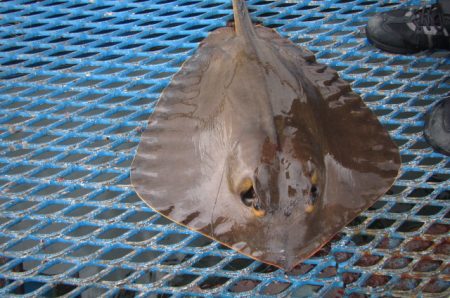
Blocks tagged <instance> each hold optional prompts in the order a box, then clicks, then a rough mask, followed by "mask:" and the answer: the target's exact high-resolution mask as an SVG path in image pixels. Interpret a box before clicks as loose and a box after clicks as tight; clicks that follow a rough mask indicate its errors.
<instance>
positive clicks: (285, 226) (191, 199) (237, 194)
mask: <svg viewBox="0 0 450 298" xmlns="http://www.w3.org/2000/svg"><path fill="white" fill-rule="evenodd" d="M233 11H234V24H233V25H230V26H227V27H223V28H219V29H216V30H214V31H213V32H211V33H210V34H209V35H208V36H207V37H206V38H205V39H204V40H203V41H202V42H201V44H200V46H199V48H198V49H197V51H196V52H195V53H194V54H193V56H192V57H191V58H190V59H188V60H187V61H186V62H185V63H184V64H183V65H182V67H181V69H180V71H179V72H178V73H176V74H175V75H174V77H173V79H172V81H171V82H170V84H169V85H168V86H167V88H166V89H164V90H163V92H162V94H161V97H160V99H159V101H158V103H157V106H156V108H155V110H154V112H153V114H152V115H151V116H150V119H149V123H148V127H147V129H146V130H145V131H144V133H143V135H142V137H141V141H140V143H139V146H138V150H137V154H136V156H135V159H134V161H133V164H132V172H131V181H132V185H133V186H134V188H135V190H136V192H137V194H138V195H139V196H140V198H141V199H142V200H144V201H145V203H147V204H148V205H149V206H150V207H152V208H153V209H154V210H156V211H157V212H159V213H161V214H162V215H163V216H165V217H167V218H169V219H171V220H173V221H175V222H177V223H179V224H181V225H184V226H186V227H188V228H189V229H192V230H194V231H197V232H200V233H201V234H203V235H206V236H207V237H210V238H212V239H214V240H216V241H218V242H220V243H222V244H224V245H226V246H228V247H230V248H232V249H234V250H236V251H238V252H240V253H242V254H244V255H247V256H249V257H251V258H253V259H256V260H259V261H262V262H265V263H268V264H272V265H274V266H277V267H280V268H283V269H285V270H290V269H292V268H293V267H294V266H295V265H296V264H298V263H299V262H301V261H302V260H304V259H306V258H308V257H310V256H311V255H313V254H314V253H315V252H316V251H317V250H319V249H320V248H321V247H322V246H323V245H325V244H326V243H327V242H328V241H329V240H330V239H331V238H332V237H333V236H334V235H335V234H336V233H338V232H339V231H340V230H341V229H342V228H343V227H344V226H345V225H346V224H348V223H349V222H350V221H352V220H353V219H354V218H355V217H356V216H357V215H358V214H359V213H360V212H362V211H364V210H365V209H367V208H368V207H370V206H371V205H372V204H373V203H374V202H375V201H376V200H377V199H378V198H379V197H380V196H381V195H383V194H384V193H385V192H386V191H387V190H388V189H389V187H390V186H391V185H392V183H393V182H394V180H395V178H396V176H397V174H398V170H399V165H400V157H399V152H398V148H397V146H396V145H395V144H394V142H393V141H392V140H391V139H390V137H389V134H388V133H387V131H386V130H385V129H384V128H383V126H382V125H381V124H380V123H379V121H378V120H377V117H376V116H375V115H374V114H373V113H372V112H371V111H370V110H369V108H368V107H367V106H366V105H365V104H364V103H363V101H362V100H361V98H360V97H359V96H358V95H357V94H355V93H354V92H352V90H351V88H350V86H349V84H348V83H347V82H345V81H343V80H342V79H340V78H339V76H338V74H337V72H336V71H334V70H332V69H330V68H328V67H327V66H326V65H323V64H319V63H317V62H316V60H315V57H314V55H313V53H311V52H310V51H308V50H307V49H305V48H302V47H298V46H296V45H294V44H293V43H292V42H291V41H289V40H287V39H285V38H283V37H281V36H280V35H279V34H278V33H276V31H274V30H273V29H269V28H266V27H263V26H259V25H258V26H256V25H254V24H252V22H251V19H250V17H249V14H248V10H247V8H246V5H245V2H244V1H241V0H233Z"/></svg>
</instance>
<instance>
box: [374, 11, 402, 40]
mask: <svg viewBox="0 0 450 298" xmlns="http://www.w3.org/2000/svg"><path fill="white" fill-rule="evenodd" d="M366 34H367V37H368V38H369V40H371V41H372V42H373V43H375V45H377V46H382V45H385V46H387V47H392V48H397V47H399V48H401V47H404V41H403V38H402V36H400V35H399V34H398V33H397V32H396V31H395V30H393V29H392V28H391V27H390V18H389V16H388V15H385V14H378V15H375V16H373V17H371V18H370V19H369V21H368V23H367V26H366Z"/></svg>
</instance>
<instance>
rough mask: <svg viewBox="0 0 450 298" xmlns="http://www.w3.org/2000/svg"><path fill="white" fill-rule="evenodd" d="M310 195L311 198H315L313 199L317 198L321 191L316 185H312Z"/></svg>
mask: <svg viewBox="0 0 450 298" xmlns="http://www.w3.org/2000/svg"><path fill="white" fill-rule="evenodd" d="M310 194H311V197H313V199H315V198H317V195H318V194H319V191H318V189H317V186H316V185H314V184H313V185H311V189H310Z"/></svg>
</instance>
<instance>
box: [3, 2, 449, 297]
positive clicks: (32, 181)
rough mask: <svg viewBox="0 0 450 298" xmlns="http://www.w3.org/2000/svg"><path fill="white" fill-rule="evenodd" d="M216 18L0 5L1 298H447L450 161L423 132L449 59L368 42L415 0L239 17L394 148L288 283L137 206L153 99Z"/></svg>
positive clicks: (172, 11)
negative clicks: (351, 96)
mask: <svg viewBox="0 0 450 298" xmlns="http://www.w3.org/2000/svg"><path fill="white" fill-rule="evenodd" d="M230 3H231V1H229V0H148V1H146V0H136V1H86V0H73V1H72V0H46V1H30V0H17V1H2V2H1V4H0V139H1V142H0V296H2V297H5V296H13V295H27V296H33V297H52V296H63V295H64V296H65V297H103V296H104V297H114V296H117V297H134V296H136V297H170V296H185V295H189V296H211V294H216V295H218V296H221V297H224V296H225V297H226V296H264V295H266V296H278V297H286V296H287V297H312V296H320V297H323V296H326V295H330V296H329V297H335V296H341V295H345V296H350V297H370V296H372V297H378V296H384V297H399V296H405V297H410V296H413V295H418V296H423V297H427V296H429V297H448V296H450V290H449V286H450V276H449V274H450V266H449V254H450V240H449V234H448V231H449V226H450V225H449V217H450V207H449V206H450V203H449V199H450V187H449V186H450V185H449V183H450V159H449V158H447V157H445V156H443V155H441V154H438V153H435V152H433V150H432V149H431V148H430V147H429V146H428V145H427V144H426V143H425V142H424V139H423V136H422V133H421V130H422V125H423V119H422V116H423V113H424V112H425V111H426V110H427V109H429V108H430V107H431V106H432V105H433V103H435V102H437V101H438V99H439V98H442V97H443V96H445V95H446V94H448V93H449V91H450V84H449V80H448V74H449V69H450V59H449V53H448V52H446V51H436V52H431V51H426V52H421V53H419V54H417V55H412V56H402V55H392V54H388V53H385V52H382V51H379V50H377V49H376V48H374V47H373V46H371V45H370V44H369V43H368V42H367V40H366V38H365V34H364V26H365V23H366V22H367V20H368V18H369V17H370V16H371V15H373V14H375V13H376V12H380V11H385V10H387V9H392V8H395V7H399V6H407V5H410V4H420V3H421V2H420V1H397V0H393V1H364V0H335V1H310V0H304V1H301V0H297V1H294V0H280V1H263V0H251V1H248V3H249V8H250V9H251V12H252V13H251V15H252V17H253V18H254V19H255V20H258V21H260V22H262V23H263V24H264V25H266V26H269V27H273V28H276V30H277V31H278V32H279V33H280V34H282V35H284V36H286V37H288V38H290V39H291V40H293V41H294V42H295V43H297V44H298V45H301V46H306V47H308V48H309V49H310V50H312V51H314V52H315V53H316V56H317V58H318V60H319V61H320V62H322V63H326V64H329V65H331V66H332V67H333V68H335V69H337V70H338V71H339V73H340V75H341V76H342V77H343V78H344V79H346V80H347V81H350V82H351V83H352V86H353V88H354V90H355V91H357V92H358V93H360V94H361V95H362V97H363V99H364V100H365V102H366V103H367V104H368V105H369V107H370V108H371V109H372V110H373V111H374V112H375V113H376V114H377V115H378V116H379V119H380V120H381V122H382V123H383V124H384V125H385V126H386V127H387V128H388V130H389V132H390V134H391V136H392V137H393V139H394V140H395V141H396V142H397V143H398V145H399V146H400V148H401V155H402V160H403V165H402V172H401V175H400V177H399V179H398V180H397V181H396V183H395V185H394V186H393V187H392V189H391V190H390V191H389V192H388V193H387V194H386V195H385V196H384V197H382V198H381V199H380V200H379V202H377V203H376V204H375V205H374V206H373V207H371V208H370V209H369V210H368V211H366V212H364V213H363V214H361V215H360V216H359V217H358V218H357V219H356V220H354V221H353V222H352V223H351V224H350V225H349V226H348V227H346V228H345V229H344V230H343V231H342V232H341V233H340V234H338V235H337V237H335V239H334V240H333V241H332V242H331V243H330V244H329V245H327V246H325V247H324V248H323V249H322V250H321V251H319V252H318V253H317V254H316V255H314V256H313V257H312V258H310V259H309V260H307V261H305V262H304V263H302V264H300V265H299V266H298V267H297V268H296V269H295V270H294V271H292V272H290V273H288V274H286V273H285V272H283V271H281V270H278V269H276V268H274V267H271V266H267V265H264V264H261V263H258V262H256V261H252V260H250V259H248V258H246V257H244V256H242V255H239V254H238V253H235V252H234V251H231V250H229V249H227V248H225V247H223V246H221V245H219V244H217V243H215V242H213V241H211V240H209V239H207V238H205V237H202V236H200V235H198V234H196V233H193V232H190V231H189V230H187V229H185V228H183V227H180V226H177V225H176V224H174V223H172V222H170V221H167V220H166V219H164V218H162V217H161V216H159V215H158V214H156V213H155V212H154V211H152V209H151V208H149V207H147V206H146V205H145V204H144V203H143V202H142V201H141V200H140V199H139V198H138V197H137V195H136V194H135V193H134V191H133V189H132V187H131V186H130V185H129V184H130V181H129V172H130V164H131V161H132V159H133V156H134V154H135V151H136V147H137V144H138V142H139V136H140V134H141V133H142V131H143V129H144V128H145V126H146V122H147V119H148V117H149V116H150V114H151V112H152V109H153V107H154V105H155V103H156V100H157V99H158V96H159V93H160V92H161V90H162V89H163V88H164V87H165V86H166V85H167V84H168V83H169V81H170V79H171V76H172V75H173V74H174V73H175V72H176V71H177V70H178V69H179V68H180V65H181V63H182V62H183V61H185V60H186V59H187V58H188V57H189V56H190V55H191V54H192V53H193V51H195V49H196V48H197V46H198V44H199V42H200V41H201V40H202V39H203V38H204V37H205V36H206V35H207V34H208V32H210V31H212V30H213V29H215V28H218V27H221V26H224V25H225V24H226V22H227V21H228V20H231V19H232V11H231V4H230ZM426 3H428V2H426Z"/></svg>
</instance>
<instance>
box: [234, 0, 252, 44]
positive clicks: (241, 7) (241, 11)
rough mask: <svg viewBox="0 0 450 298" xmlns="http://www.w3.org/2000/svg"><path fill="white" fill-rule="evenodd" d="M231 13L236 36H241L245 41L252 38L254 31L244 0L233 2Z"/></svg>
mask: <svg viewBox="0 0 450 298" xmlns="http://www.w3.org/2000/svg"><path fill="white" fill-rule="evenodd" d="M233 13H234V28H235V31H236V35H238V36H243V37H244V38H245V39H249V38H251V37H252V36H254V35H255V30H254V29H253V24H252V20H251V19H250V15H249V13H248V9H247V6H246V5H245V0H233Z"/></svg>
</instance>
